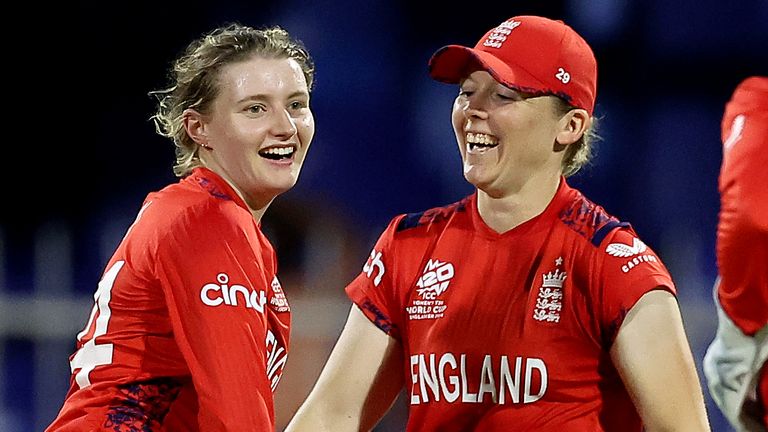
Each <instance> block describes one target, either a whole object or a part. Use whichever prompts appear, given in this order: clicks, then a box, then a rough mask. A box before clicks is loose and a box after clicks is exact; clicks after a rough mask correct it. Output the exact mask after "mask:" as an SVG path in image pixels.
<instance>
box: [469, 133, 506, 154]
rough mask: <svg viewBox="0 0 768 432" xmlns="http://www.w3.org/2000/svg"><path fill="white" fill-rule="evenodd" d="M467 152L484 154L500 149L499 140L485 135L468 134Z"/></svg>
mask: <svg viewBox="0 0 768 432" xmlns="http://www.w3.org/2000/svg"><path fill="white" fill-rule="evenodd" d="M466 141H467V150H469V151H471V152H481V153H482V152H484V151H486V150H489V149H492V148H495V147H498V145H499V140H498V139H497V138H496V137H494V136H491V135H488V134H483V133H472V132H468V133H467V139H466Z"/></svg>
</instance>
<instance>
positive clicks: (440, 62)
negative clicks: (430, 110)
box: [429, 16, 597, 114]
mask: <svg viewBox="0 0 768 432" xmlns="http://www.w3.org/2000/svg"><path fill="white" fill-rule="evenodd" d="M471 67H480V68H481V69H484V70H486V71H488V73H490V74H491V75H492V76H493V77H494V78H495V79H496V81H499V82H500V83H502V84H504V85H505V86H507V87H510V88H514V89H517V90H520V91H522V92H526V93H533V94H552V95H555V96H559V97H561V98H563V99H565V100H566V101H567V102H568V103H570V104H571V105H573V106H575V107H577V108H583V109H585V110H587V111H588V112H589V113H590V114H592V110H593V109H594V107H595V95H596V93H597V62H596V61H595V55H594V54H593V53H592V49H591V48H590V47H589V45H588V44H587V42H586V41H585V40H584V38H582V37H581V36H579V35H578V34H577V33H576V31H575V30H573V29H572V28H571V27H569V26H568V25H567V24H565V23H564V22H562V21H559V20H557V21H555V20H551V19H549V18H544V17H539V16H516V17H512V18H510V19H508V20H506V21H504V22H503V23H501V24H499V25H498V26H497V27H495V28H493V29H491V30H490V31H488V33H486V34H485V35H484V36H483V37H482V39H480V41H478V42H477V44H476V45H475V47H474V48H469V47H465V46H461V45H448V46H445V47H442V48H440V49H439V50H437V52H435V53H434V54H433V55H432V58H431V59H430V60H429V74H430V75H431V76H432V78H434V79H435V80H437V81H441V82H445V83H449V84H457V83H458V82H459V81H460V80H461V79H463V78H465V77H466V75H467V73H468V72H469V69H470V68H471Z"/></svg>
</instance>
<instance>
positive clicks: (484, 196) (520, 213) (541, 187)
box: [477, 175, 561, 233]
mask: <svg viewBox="0 0 768 432" xmlns="http://www.w3.org/2000/svg"><path fill="white" fill-rule="evenodd" d="M560 178H561V176H560V175H557V176H550V177H546V178H543V179H542V178H537V179H535V180H534V179H531V180H529V181H526V182H524V183H523V184H522V185H520V187H518V188H517V189H515V190H512V191H504V193H502V194H493V195H491V194H489V193H487V192H485V191H483V190H478V191H477V210H478V213H480V217H481V218H482V219H483V222H485V224H486V225H488V226H489V227H490V228H491V229H492V230H494V231H496V232H497V233H505V232H507V231H509V230H511V229H513V228H515V227H517V226H519V225H521V224H523V223H525V222H527V221H529V220H531V219H533V218H535V217H536V216H538V215H540V214H541V213H542V212H544V209H546V208H547V206H548V205H549V203H550V202H552V198H554V196H555V194H556V193H557V188H558V187H559V186H560Z"/></svg>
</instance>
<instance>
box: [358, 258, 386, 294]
mask: <svg viewBox="0 0 768 432" xmlns="http://www.w3.org/2000/svg"><path fill="white" fill-rule="evenodd" d="M375 268H378V269H379V271H378V272H377V273H376V277H375V278H373V285H375V286H379V284H380V283H381V277H382V276H384V273H385V272H386V269H385V268H384V262H383V261H382V260H381V252H379V251H377V250H376V249H374V250H372V251H371V256H370V257H369V258H368V261H366V262H365V264H364V265H363V273H365V274H366V275H368V277H371V275H372V274H373V269H375Z"/></svg>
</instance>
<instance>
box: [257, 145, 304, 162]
mask: <svg viewBox="0 0 768 432" xmlns="http://www.w3.org/2000/svg"><path fill="white" fill-rule="evenodd" d="M294 153H296V147H295V146H283V147H268V148H265V149H263V150H260V151H259V156H261V157H263V158H265V159H270V160H275V161H277V160H283V159H290V158H292V157H293V154H294Z"/></svg>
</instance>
